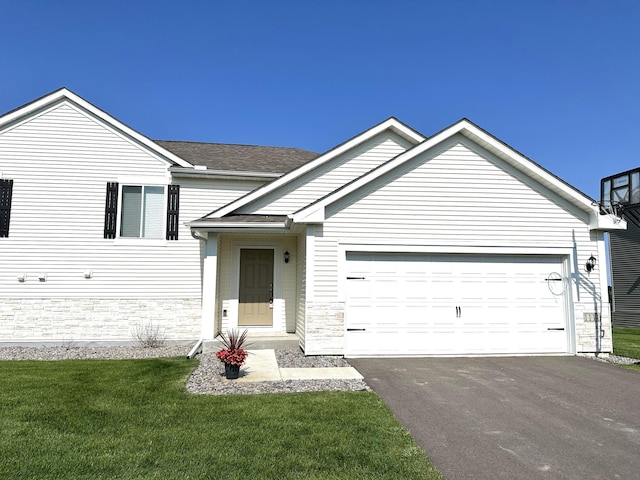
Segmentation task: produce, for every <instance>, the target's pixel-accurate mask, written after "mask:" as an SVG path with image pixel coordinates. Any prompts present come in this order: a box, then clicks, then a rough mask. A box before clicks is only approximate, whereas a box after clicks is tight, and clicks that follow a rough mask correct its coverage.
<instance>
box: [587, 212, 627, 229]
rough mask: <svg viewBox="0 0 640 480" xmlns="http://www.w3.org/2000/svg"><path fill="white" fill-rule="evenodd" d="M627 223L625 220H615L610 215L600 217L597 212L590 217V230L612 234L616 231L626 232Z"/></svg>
mask: <svg viewBox="0 0 640 480" xmlns="http://www.w3.org/2000/svg"><path fill="white" fill-rule="evenodd" d="M626 229H627V221H626V220H624V219H623V218H617V219H615V220H614V219H613V218H612V217H610V216H609V215H600V212H599V211H597V210H595V209H594V211H592V212H591V214H590V215H589V230H599V231H603V232H611V231H614V230H626Z"/></svg>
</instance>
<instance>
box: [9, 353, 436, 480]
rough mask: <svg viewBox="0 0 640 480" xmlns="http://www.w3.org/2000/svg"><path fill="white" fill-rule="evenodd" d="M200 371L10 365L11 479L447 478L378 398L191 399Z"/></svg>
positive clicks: (106, 364)
mask: <svg viewBox="0 0 640 480" xmlns="http://www.w3.org/2000/svg"><path fill="white" fill-rule="evenodd" d="M195 365H196V364H195V361H193V360H192V361H188V360H185V359H182V358H170V359H152V360H82V361H80V360H76V361H60V362H31V361H29V362H27V361H22V362H0V431H1V432H2V435H0V452H2V455H1V456H0V478H20V479H26V478H34V479H35V478H37V479H53V478H55V479H64V478H69V479H82V478H85V479H96V478H101V479H105V478H118V479H133V478H135V479H142V478H145V479H147V478H158V479H187V478H192V479H196V478H197V479H203V478H221V479H249V478H250V479H260V478H278V479H287V478H295V479H307V478H311V479H313V478H315V479H351V478H358V479H384V478H388V479H440V478H442V477H441V476H440V475H439V474H438V473H437V472H436V471H435V469H434V467H433V466H432V465H431V464H430V463H429V461H428V459H427V458H426V456H425V455H424V454H423V453H422V451H421V450H420V449H419V448H418V447H417V446H416V444H415V443H414V442H413V440H412V439H411V437H410V436H409V434H408V433H407V432H406V430H404V428H403V427H402V426H400V425H399V424H398V423H397V422H396V420H395V419H394V418H393V416H392V414H391V413H390V411H389V409H388V408H387V407H386V405H384V403H382V402H381V401H380V399H379V398H378V397H377V396H376V395H375V394H373V393H368V392H322V393H304V394H302V393H301V394H287V395H272V394H269V395H246V396H239V395H234V396H205V395H192V394H189V393H187V392H186V390H185V388H184V383H185V380H186V378H187V376H188V375H189V373H190V372H191V371H192V369H193V368H194V367H195Z"/></svg>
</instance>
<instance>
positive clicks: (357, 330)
mask: <svg viewBox="0 0 640 480" xmlns="http://www.w3.org/2000/svg"><path fill="white" fill-rule="evenodd" d="M365 330H367V329H366V328H347V332H364V331H365Z"/></svg>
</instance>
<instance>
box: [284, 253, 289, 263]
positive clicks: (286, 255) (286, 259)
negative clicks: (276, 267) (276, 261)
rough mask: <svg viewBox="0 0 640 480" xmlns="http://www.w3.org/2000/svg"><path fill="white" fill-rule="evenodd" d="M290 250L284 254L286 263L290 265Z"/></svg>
mask: <svg viewBox="0 0 640 480" xmlns="http://www.w3.org/2000/svg"><path fill="white" fill-rule="evenodd" d="M289 256H290V255H289V250H287V251H286V252H284V263H289Z"/></svg>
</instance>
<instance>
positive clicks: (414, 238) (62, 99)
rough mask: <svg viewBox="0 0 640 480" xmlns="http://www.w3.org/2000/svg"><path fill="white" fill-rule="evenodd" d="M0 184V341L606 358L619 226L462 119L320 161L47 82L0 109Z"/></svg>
mask: <svg viewBox="0 0 640 480" xmlns="http://www.w3.org/2000/svg"><path fill="white" fill-rule="evenodd" d="M0 172H1V173H0V179H1V180H0V182H2V183H0V189H1V190H0V191H1V192H2V193H0V199H2V200H0V258H2V268H1V269H0V342H4V343H20V342H23V343H29V342H31V343H33V342H39V343H42V342H56V341H57V342H60V341H74V342H91V341H94V342H108V341H112V342H123V341H127V340H129V339H130V338H131V334H132V333H131V332H132V331H135V329H136V328H140V326H141V325H142V326H145V325H155V326H156V327H157V328H160V329H161V330H162V333H163V335H165V336H166V338H168V339H170V340H191V341H195V340H196V339H198V338H200V339H205V340H207V339H213V338H214V337H215V336H216V335H217V334H218V333H219V332H222V331H225V330H227V329H230V328H237V327H240V328H247V329H248V330H249V331H250V333H251V335H252V336H260V335H276V334H286V333H288V334H290V335H295V336H296V338H297V339H298V341H299V344H300V347H301V348H302V349H303V350H304V352H305V353H306V354H308V355H318V354H332V355H346V356H370V355H482V354H543V353H544V354H594V353H607V352H610V351H611V348H612V343H611V316H610V312H609V306H608V303H607V301H606V292H607V271H606V262H604V261H600V262H598V263H597V267H596V268H586V265H587V263H588V262H590V259H591V258H594V259H604V258H605V256H606V255H605V243H604V233H605V232H606V231H610V230H615V229H623V228H624V227H625V222H624V221H621V222H619V221H614V219H612V218H611V217H610V216H607V215H601V214H600V210H599V208H598V205H597V203H596V202H594V201H593V200H592V199H591V198H589V197H587V196H586V195H584V194H582V193H581V192H579V191H577V190H576V189H575V188H573V187H571V186H570V185H568V184H567V183H565V182H563V181H562V180H561V179H559V178H557V177H556V176H554V175H553V174H551V173H550V172H548V171H546V170H545V169H543V168H542V167H540V166H539V165H537V164H536V163H534V162H533V161H531V160H530V159H528V158H526V157H525V156H523V155H522V154H520V153H518V152H517V151H515V150H514V149H512V148H511V147H509V146H508V145H506V144H505V143H503V142H501V141H500V140H498V139H497V138H495V137H493V136H492V135H491V134H489V133H488V132H486V131H484V130H482V129H481V128H479V127H478V126H476V125H475V124H473V123H472V122H470V121H469V120H467V119H462V120H460V121H459V122H456V123H455V124H453V125H451V126H449V127H447V128H445V129H444V130H442V131H440V132H438V133H436V134H434V135H432V136H430V137H425V136H423V135H422V134H420V133H419V132H417V131H416V130H414V129H412V128H410V127H409V126H407V125H405V124H403V123H402V122H400V121H399V120H397V119H395V118H389V119H388V120H385V121H383V122H382V123H380V124H378V125H375V126H373V127H371V128H369V129H368V130H365V131H364V132H362V133H360V134H358V135H356V136H355V137H353V138H351V139H349V140H347V141H345V142H343V143H340V144H339V145H338V146H336V147H335V148H332V149H331V150H329V151H327V152H325V153H324V154H321V155H317V154H314V153H312V152H308V151H304V150H299V149H288V148H275V147H249V146H233V145H219V144H198V143H188V142H170V141H152V140H150V139H148V138H146V137H144V136H143V135H141V134H140V133H138V132H136V131H135V130H133V129H132V128H130V127H128V126H126V125H124V124H122V123H121V122H119V121H118V120H116V119H115V118H113V117H111V116H110V115H108V114H107V113H105V112H103V111H102V110H100V109H98V108H97V107H95V106H93V105H91V104H90V103H89V102H87V101H85V100H83V99H82V98H80V97H78V96H77V95H75V94H73V93H72V92H69V91H68V90H66V89H61V90H58V91H56V92H53V93H52V94H49V95H47V96H45V97H42V98H40V99H38V100H36V101H34V102H32V103H30V104H28V105H25V106H23V107H21V108H18V109H17V110H14V111H12V112H9V113H7V114H6V115H4V116H3V117H1V118H0ZM603 292H604V293H603ZM603 295H604V297H603Z"/></svg>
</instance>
